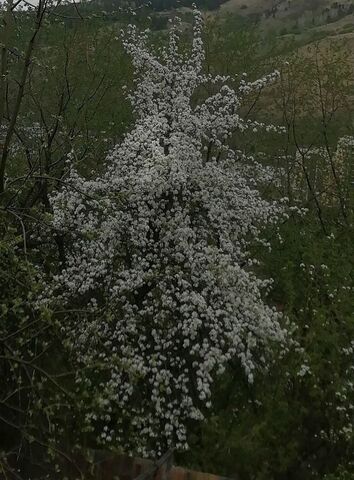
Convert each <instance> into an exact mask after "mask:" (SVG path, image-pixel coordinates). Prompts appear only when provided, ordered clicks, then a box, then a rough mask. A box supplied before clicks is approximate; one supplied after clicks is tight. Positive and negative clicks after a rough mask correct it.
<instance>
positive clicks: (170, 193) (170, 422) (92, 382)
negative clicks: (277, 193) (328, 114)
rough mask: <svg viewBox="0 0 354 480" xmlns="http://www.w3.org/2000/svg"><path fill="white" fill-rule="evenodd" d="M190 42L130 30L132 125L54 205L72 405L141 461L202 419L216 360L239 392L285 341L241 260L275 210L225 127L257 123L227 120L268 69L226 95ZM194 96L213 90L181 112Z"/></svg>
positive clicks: (102, 439)
mask: <svg viewBox="0 0 354 480" xmlns="http://www.w3.org/2000/svg"><path fill="white" fill-rule="evenodd" d="M201 30H202V21H201V15H200V13H198V12H195V26H194V38H193V45H192V50H191V52H190V53H189V54H186V53H181V52H180V50H179V47H178V43H179V33H178V27H177V26H174V27H173V28H172V29H171V31H170V37H169V44H168V46H167V47H164V48H162V49H161V50H160V56H156V55H155V54H154V53H153V52H152V51H151V50H150V49H149V48H148V46H147V42H148V38H147V35H146V34H145V33H142V34H139V33H138V32H137V31H136V29H135V28H134V27H131V28H130V29H129V30H128V33H127V34H126V36H125V39H124V45H125V48H126V50H127V52H128V53H129V54H130V55H131V57H132V61H133V65H134V68H135V74H136V80H137V83H136V87H135V91H134V92H133V93H132V94H131V96H130V99H131V102H132V105H133V108H134V111H135V115H136V124H135V126H134V128H133V129H132V131H131V132H130V133H129V134H128V135H126V137H125V139H124V141H123V142H122V143H121V144H119V145H117V146H116V147H115V148H114V149H113V150H112V152H111V153H110V154H109V155H108V157H107V161H106V171H105V173H103V174H102V175H100V176H98V177H97V178H96V179H94V180H85V178H82V177H81V176H80V175H79V174H78V172H77V171H75V169H74V168H72V169H71V173H70V175H69V176H68V177H67V178H66V179H65V180H66V182H65V188H63V189H62V191H60V192H59V193H57V194H56V195H54V196H53V198H52V208H53V212H54V214H53V221H52V226H53V227H54V228H55V229H56V230H57V232H59V233H60V234H61V235H64V236H65V242H66V255H65V260H64V263H63V265H62V268H61V270H60V271H59V272H58V273H57V275H55V276H54V277H53V278H52V281H51V285H50V288H49V291H48V294H47V297H48V298H56V301H57V302H59V303H60V304H61V303H62V302H64V304H65V305H66V306H67V307H68V306H70V308H71V311H72V312H74V313H70V317H67V319H66V322H65V323H63V325H62V330H63V335H64V336H66V339H67V345H68V347H69V348H70V349H71V351H72V356H73V358H74V359H75V361H76V362H77V365H78V367H77V368H78V370H77V372H78V374H77V379H76V382H77V387H78V389H79V390H81V391H82V392H83V395H84V398H86V402H85V404H84V405H83V408H84V409H85V411H86V412H87V413H86V422H87V424H86V425H85V427H84V428H86V429H87V430H88V431H92V432H95V434H96V436H97V437H96V438H97V441H98V442H99V443H101V444H105V445H124V448H125V449H131V450H138V451H139V452H140V453H143V454H150V455H158V454H161V453H162V452H163V450H164V449H165V448H167V447H168V446H171V445H173V446H177V447H179V448H185V447H187V445H186V432H187V427H188V424H189V422H191V421H192V422H193V421H195V420H200V419H202V418H203V417H204V414H205V412H206V411H207V409H208V408H210V407H211V404H210V397H211V391H212V386H213V382H214V380H215V378H216V377H217V376H218V375H220V374H221V373H222V372H223V371H224V369H225V367H226V365H227V363H228V361H229V360H231V359H237V360H238V362H239V364H240V365H241V366H242V368H243V371H244V374H245V376H246V378H247V379H248V381H249V382H251V383H252V382H253V377H254V373H255V370H256V369H257V366H259V365H264V364H265V362H266V357H267V352H268V351H269V348H270V344H271V343H272V342H274V341H275V342H282V341H283V340H284V332H283V330H282V329H281V327H280V324H279V314H278V313H277V311H276V309H275V308H273V307H269V306H267V305H266V303H265V302H264V301H263V299H262V292H263V291H264V290H267V288H268V287H269V284H270V282H269V281H268V280H264V279H260V278H258V277H257V276H256V275H255V273H254V272H253V271H252V268H251V267H252V265H254V264H255V263H256V259H255V258H253V257H252V255H251V254H250V252H249V249H250V245H251V244H252V243H253V242H255V241H261V233H260V232H261V228H262V227H263V226H264V225H267V224H272V223H274V222H276V221H277V219H278V217H279V215H280V214H281V211H282V207H281V205H280V204H277V203H275V202H269V201H266V200H264V199H262V198H261V195H260V193H259V191H258V189H257V186H258V185H259V184H262V182H264V181H269V173H270V172H269V170H268V169H266V168H264V167H261V166H260V165H259V164H257V163H256V162H255V161H254V160H253V159H252V158H248V157H247V156H246V155H244V154H243V153H242V152H237V151H233V150H232V149H231V148H229V147H228V145H227V139H228V137H229V136H230V135H231V134H232V133H233V132H234V131H239V132H243V131H245V130H249V129H250V130H252V131H254V132H256V131H258V130H259V129H261V128H263V127H265V126H264V125H262V124H259V123H257V122H253V121H251V120H250V119H248V120H243V119H242V118H241V117H240V115H239V109H240V106H241V103H242V101H243V98H244V97H245V96H247V95H248V94H250V93H252V92H258V91H261V90H262V89H263V88H264V87H265V86H266V85H268V84H270V83H272V82H274V81H275V80H276V79H277V78H278V72H275V73H273V74H270V75H268V76H266V77H265V78H262V79H260V80H257V81H255V82H253V83H249V82H247V81H246V80H245V79H244V78H243V79H241V80H240V82H239V83H238V84H237V86H236V87H234V88H232V87H230V86H228V85H227V83H229V84H232V82H233V81H232V79H230V78H229V77H220V76H217V77H213V76H211V75H204V74H203V73H202V66H203V61H204V49H203V42H202V39H201ZM206 84H211V85H212V86H213V88H214V91H215V94H213V95H212V96H210V97H208V98H206V99H205V100H204V101H203V102H201V103H198V104H197V105H195V102H194V100H193V99H194V95H195V93H196V91H198V89H199V88H200V87H204V86H205V85H206ZM267 129H268V130H276V131H277V128H276V127H272V126H268V127H267ZM83 304H85V305H86V309H85V310H86V313H85V311H82V309H81V310H80V313H79V314H77V315H76V314H75V308H76V307H75V306H78V307H79V306H80V305H81V306H82V305H83Z"/></svg>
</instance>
